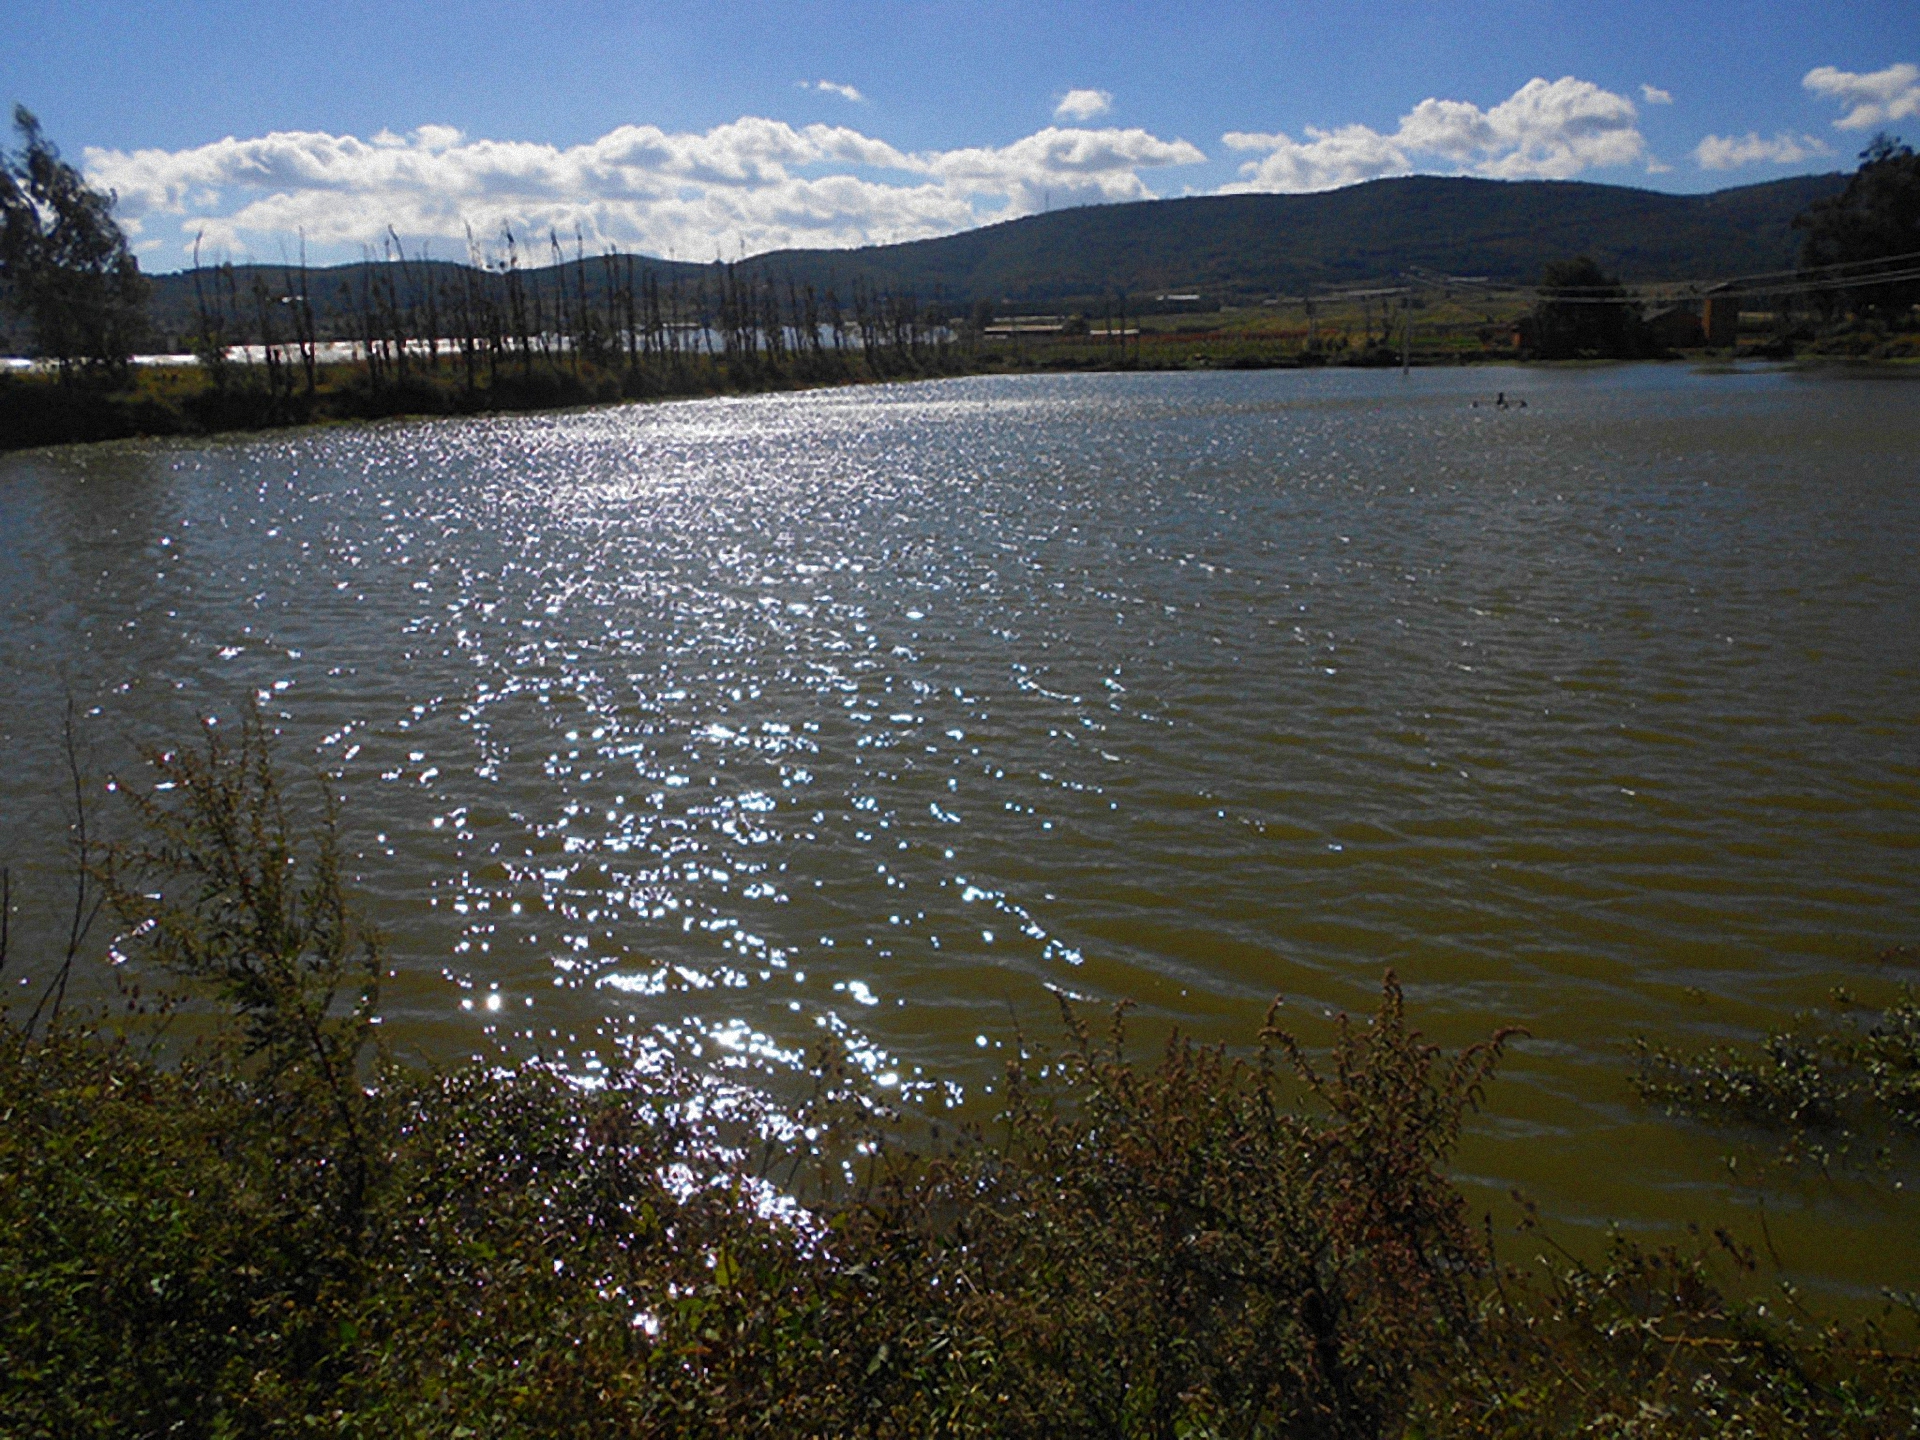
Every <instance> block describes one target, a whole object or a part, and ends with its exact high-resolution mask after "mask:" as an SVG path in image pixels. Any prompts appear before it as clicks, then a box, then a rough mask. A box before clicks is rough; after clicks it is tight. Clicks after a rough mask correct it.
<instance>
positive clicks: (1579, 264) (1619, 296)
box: [1533, 255, 1645, 360]
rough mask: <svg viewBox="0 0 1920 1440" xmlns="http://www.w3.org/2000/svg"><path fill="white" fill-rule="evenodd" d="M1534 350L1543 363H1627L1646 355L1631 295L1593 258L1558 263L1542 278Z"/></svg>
mask: <svg viewBox="0 0 1920 1440" xmlns="http://www.w3.org/2000/svg"><path fill="white" fill-rule="evenodd" d="M1540 288H1541V298H1540V303H1539V304H1538V305H1536V306H1535V307H1534V311H1533V350H1534V353H1535V354H1537V355H1539V356H1540V357H1541V358H1542V359H1546V360H1572V359H1576V358H1583V357H1597V358H1604V359H1629V358H1632V357H1633V356H1636V355H1639V354H1641V353H1642V351H1643V350H1644V348H1645V347H1644V345H1643V343H1642V336H1641V331H1640V323H1639V317H1638V316H1637V315H1635V314H1634V312H1633V306H1632V305H1631V304H1630V303H1629V302H1628V300H1627V292H1626V291H1625V290H1624V289H1622V288H1621V285H1620V282H1619V280H1618V279H1616V278H1615V277H1613V276H1611V275H1608V274H1607V273H1606V272H1605V271H1603V270H1602V269H1601V268H1600V267H1599V265H1597V264H1596V263H1594V261H1593V259H1592V258H1591V257H1589V256H1586V255H1582V256H1580V257H1578V258H1577V259H1573V260H1555V261H1553V262H1551V263H1550V264H1548V266H1547V267H1546V270H1545V271H1544V273H1543V274H1542V275H1541V277H1540Z"/></svg>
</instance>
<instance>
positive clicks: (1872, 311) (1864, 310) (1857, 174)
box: [1793, 134, 1920, 318]
mask: <svg viewBox="0 0 1920 1440" xmlns="http://www.w3.org/2000/svg"><path fill="white" fill-rule="evenodd" d="M1793 223H1794V227H1795V228H1796V229H1800V230H1804V231H1806V232H1807V233H1806V239H1805V240H1804V241H1803V242H1802V243H1801V246H1800V264H1801V265H1802V267H1804V268H1807V269H1815V268H1818V267H1821V266H1834V265H1842V266H1846V267H1848V268H1847V269H1846V270H1845V271H1843V272H1841V278H1844V279H1845V280H1847V281H1848V282H1849V283H1850V285H1851V286H1852V288H1849V289H1846V290H1839V289H1835V290H1833V291H1830V292H1828V293H1827V295H1826V303H1827V305H1828V307H1829V309H1835V308H1839V307H1840V306H1842V305H1845V306H1848V307H1850V308H1851V309H1852V310H1853V311H1854V313H1855V314H1860V315H1871V316H1877V317H1880V318H1892V317H1894V316H1895V315H1897V314H1899V313H1900V312H1903V311H1905V310H1906V309H1907V308H1908V307H1909V306H1911V305H1913V304H1915V303H1916V302H1920V280H1914V279H1911V278H1909V279H1904V280H1890V281H1888V282H1887V283H1886V284H1884V285H1857V284H1854V283H1853V282H1858V281H1859V280H1861V279H1863V278H1866V277H1869V276H1872V275H1875V274H1878V273H1881V272H1888V273H1891V272H1894V271H1899V272H1903V273H1908V272H1911V271H1912V270H1913V269H1914V268H1915V264H1916V261H1915V259H1914V256H1915V255H1916V253H1920V156H1916V155H1915V154H1914V153H1913V149H1912V147H1911V146H1907V145H1902V144H1901V143H1900V142H1899V141H1898V140H1897V139H1896V138H1894V137H1893V136H1891V135H1886V134H1881V135H1877V136H1875V137H1874V140H1873V143H1872V144H1871V145H1869V146H1868V147H1867V148H1866V149H1865V150H1863V151H1861V152H1860V168H1859V169H1858V170H1856V171H1854V173H1853V176H1852V177H1851V178H1850V179H1849V180H1848V181H1847V188H1846V189H1845V190H1843V191H1841V193H1840V194H1838V195H1835V196H1832V197H1830V198H1828V199H1825V200H1821V201H1818V202H1816V203H1815V204H1814V205H1812V206H1810V207H1809V208H1808V209H1807V211H1806V212H1805V213H1804V214H1802V215H1800V216H1799V217H1798V218H1797V219H1795V221H1794V222H1793ZM1901 256H1904V257H1906V258H1905V259H1896V258H1895V257H1901Z"/></svg>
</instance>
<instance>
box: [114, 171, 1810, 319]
mask: <svg viewBox="0 0 1920 1440" xmlns="http://www.w3.org/2000/svg"><path fill="white" fill-rule="evenodd" d="M1844 184H1845V177H1844V176H1841V175H1816V176H1801V177H1797V178H1794V179H1789V180H1779V181H1774V182H1772V183H1769V184H1765V185H1749V186H1743V187H1740V188H1738V189H1733V190H1722V191H1719V192H1717V193H1714V194H1711V195H1668V194H1662V193H1659V192H1656V191H1650V190H1633V189H1627V188H1624V187H1620V186H1613V185H1590V184H1582V183H1577V182H1562V181H1497V180H1473V179H1463V178H1443V177H1434V176H1415V177H1410V178H1406V179H1399V180H1376V181H1372V182H1369V183H1367V184H1364V185H1355V186H1351V187H1349V188H1347V189H1344V190H1333V191H1328V192H1325V193H1323V194H1317V195H1227V196H1206V197H1200V198H1193V199H1183V200H1154V201H1145V202H1141V203H1136V204H1127V205H1099V206H1088V207H1085V208H1082V209H1073V210H1059V211H1054V212H1052V213H1050V214H1044V215H1030V216H1027V217H1026V218H1024V219H1020V220H1010V221H1007V222H1005V223H1003V224H999V225H989V226H985V227H983V228H981V229H978V230H970V231H966V232H964V233H962V234H958V235H948V236H943V237H941V238H939V239H935V240H918V241H912V242H909V243H906V244H900V245H881V246H870V247H867V248H865V249H860V250H787V251H776V252H773V253H771V254H767V255H761V256H756V257H754V258H752V259H749V260H746V261H744V262H742V264H741V265H740V267H739V269H740V270H741V271H742V272H744V273H743V278H749V277H755V276H758V275H762V274H764V275H767V276H770V277H771V278H773V279H774V280H775V281H776V282H777V283H778V284H780V285H781V286H783V287H784V285H785V284H786V282H787V281H788V280H792V281H793V282H794V284H796V285H798V286H806V285H812V286H813V287H814V288H815V289H816V290H817V291H819V292H820V293H821V294H822V295H823V296H824V295H825V294H826V293H827V292H828V291H829V290H833V291H835V292H836V293H837V295H838V296H839V298H840V299H842V300H843V301H845V300H847V299H848V296H849V294H850V292H851V290H852V288H853V287H854V286H855V285H856V284H857V285H859V286H861V287H865V288H870V289H873V290H878V291H886V292H891V293H892V294H894V295H896V296H902V295H907V294H911V295H913V296H915V297H917V298H918V299H920V300H921V301H924V302H929V303H938V304H940V305H943V306H946V307H949V308H951V309H953V310H955V311H958V310H960V309H962V308H964V307H966V306H968V305H971V304H972V303H973V302H975V301H977V300H982V299H985V300H990V301H993V302H994V303H995V304H996V305H1001V306H1006V305H1009V304H1011V305H1012V306H1015V307H1019V306H1038V307H1047V306H1058V305H1062V304H1066V303H1069V302H1072V301H1075V300H1087V299H1095V298H1099V297H1103V296H1112V295H1114V294H1116V293H1124V294H1126V295H1127V296H1129V297H1130V298H1131V299H1132V300H1133V301H1134V302H1135V303H1139V302H1141V301H1143V300H1144V301H1150V300H1151V297H1153V296H1154V295H1157V294H1163V293H1166V292H1169V291H1183V292H1185V291H1198V292H1199V293H1200V294H1202V295H1203V296H1204V297H1205V298H1206V299H1207V300H1209V301H1228V302H1231V301H1234V300H1246V299H1252V298H1255V297H1263V296H1269V295H1275V294H1288V295H1292V294H1299V293H1300V292H1302V291H1303V290H1307V289H1325V288H1327V287H1337V286H1343V285H1353V284H1358V283H1363V282H1366V281H1369V280H1376V279H1381V278H1385V277H1390V276H1393V275H1395V274H1397V273H1399V272H1400V271H1402V270H1405V269H1407V268H1408V267H1412V266H1418V267H1422V268H1424V269H1428V270H1433V271H1440V272H1445V273H1452V274H1471V275H1484V276H1488V277H1490V278H1492V279H1495V280H1512V281H1533V280H1537V279H1538V278H1539V275H1540V272H1541V270H1542V268H1543V267H1544V266H1545V265H1546V264H1547V263H1548V262H1549V261H1551V260H1555V259H1559V258H1564V257H1566V256H1570V255H1581V254H1584V255H1590V256H1592V257H1593V258H1594V259H1595V260H1597V261H1598V262H1599V263H1600V265H1601V267H1602V268H1603V269H1605V270H1606V271H1608V272H1609V273H1612V274H1617V275H1619V276H1620V277H1621V278H1622V279H1624V280H1627V281H1646V280H1683V279H1694V280H1699V279H1709V278H1716V277H1723V276H1728V275H1736V274H1746V273H1752V272H1756V271H1765V270H1775V269H1781V268H1785V267H1788V266H1790V265H1791V264H1792V263H1793V259H1794V255H1795V251H1796V246H1797V236H1796V233H1795V232H1794V230H1793V218H1794V216H1796V215H1798V214H1800V213H1801V212H1802V211H1804V210H1805V209H1806V208H1807V206H1808V205H1810V204H1811V203H1813V202H1814V201H1815V200H1818V199H1822V198H1824V197H1826V196H1828V195H1831V194H1834V193H1836V192H1838V191H1839V190H1840V189H1841V188H1842V186H1843V185H1844ZM562 240H563V243H567V242H566V239H565V237H562ZM568 248H571V245H570V244H569V245H568ZM541 249H542V250H543V251H545V250H546V247H545V246H544V245H543V246H542V247H541ZM375 263H385V262H384V261H381V262H375ZM639 263H641V264H642V265H644V267H645V269H646V270H648V271H649V272H651V273H652V274H653V276H655V277H656V278H657V279H658V280H660V281H661V282H662V283H664V284H670V283H672V282H673V281H675V280H693V279H694V278H695V277H696V276H697V275H698V274H699V273H700V272H701V271H702V270H703V269H707V268H710V267H701V266H697V265H688V264H685V263H678V264H676V263H673V262H670V261H664V260H652V259H648V260H645V261H643V262H639ZM261 268H262V270H263V271H264V272H265V278H266V281H267V284H268V285H269V286H270V287H274V288H280V287H283V286H284V285H285V284H286V283H287V281H288V276H287V274H286V272H285V271H284V270H283V269H282V267H280V266H277V265H272V266H265V267H261ZM459 268H460V267H458V266H456V265H453V264H451V263H448V262H446V261H444V260H442V261H439V262H434V263H431V264H417V263H416V264H414V267H413V273H414V276H415V277H417V280H424V279H426V278H427V277H429V276H431V277H432V278H433V280H434V285H435V287H436V288H438V287H439V286H440V284H441V282H442V281H447V280H451V279H452V278H453V276H454V275H455V274H457V272H458V270H459ZM237 269H238V290H239V293H240V294H242V295H244V294H247V293H249V291H250V289H251V275H250V271H251V267H248V266H240V267H237ZM364 269H365V267H364V266H362V265H346V266H335V267H331V268H328V269H324V270H316V271H314V272H313V273H312V274H311V276H310V277H309V280H308V285H307V293H308V294H309V295H311V297H312V299H313V302H314V304H315V307H316V310H317V311H318V312H319V315H320V319H321V325H322V328H323V330H329V331H334V332H338V333H345V331H346V326H347V322H348V319H349V317H350V316H351V315H352V313H353V312H354V310H355V308H356V305H357V303H358V302H357V301H356V300H355V298H354V297H356V296H358V295H359V294H360V293H361V291H362V289H363V284H364V277H363V275H362V273H361V272H362V271H363V270H364ZM556 269H558V270H559V271H561V273H560V274H555V273H554V271H555V270H556ZM523 273H525V274H527V275H528V276H529V277H530V278H531V277H533V276H540V277H542V278H543V279H544V280H545V281H546V282H547V283H548V285H549V286H550V287H551V289H552V290H553V292H554V293H555V294H559V293H560V292H561V290H562V282H564V288H565V290H566V291H567V292H568V293H578V292H579V291H580V289H581V285H582V282H584V291H585V294H586V295H587V297H588V303H597V302H598V300H599V299H600V297H602V296H603V295H604V294H605V292H606V289H607V287H608V284H609V278H610V277H611V276H612V275H613V274H614V269H613V267H611V266H610V265H609V264H608V263H607V262H606V261H604V260H603V259H602V258H601V257H597V256H592V255H589V256H587V257H586V258H585V259H584V261H576V262H569V263H567V264H565V265H564V266H560V267H552V266H549V267H545V268H544V269H536V270H528V271H525V272H523ZM409 283H417V282H416V281H410V282H409ZM195 304H196V301H195V294H194V285H193V279H192V276H191V274H189V273H184V272H183V273H178V274H171V275H158V276H155V277H154V288H153V300H152V318H153V324H154V328H155V330H156V331H157V332H158V333H159V335H161V336H163V337H164V336H173V335H183V334H187V333H190V332H191V330H192V329H193V323H194V315H195V313H196V312H195Z"/></svg>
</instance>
